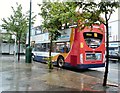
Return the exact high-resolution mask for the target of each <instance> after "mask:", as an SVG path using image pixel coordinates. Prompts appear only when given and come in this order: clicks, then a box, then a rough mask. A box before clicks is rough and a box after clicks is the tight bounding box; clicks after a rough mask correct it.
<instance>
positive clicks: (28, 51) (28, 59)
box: [25, 0, 32, 63]
mask: <svg viewBox="0 0 120 93" xmlns="http://www.w3.org/2000/svg"><path fill="white" fill-rule="evenodd" d="M31 9H32V0H30V14H29V34H28V46H27V48H26V60H25V62H26V63H31V59H32V48H31V46H30V36H31Z"/></svg>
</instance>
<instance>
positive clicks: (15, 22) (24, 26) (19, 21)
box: [1, 3, 35, 43]
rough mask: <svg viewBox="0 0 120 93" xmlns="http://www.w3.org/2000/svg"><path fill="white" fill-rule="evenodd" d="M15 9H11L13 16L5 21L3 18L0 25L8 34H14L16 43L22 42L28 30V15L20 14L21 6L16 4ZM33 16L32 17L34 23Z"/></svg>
mask: <svg viewBox="0 0 120 93" xmlns="http://www.w3.org/2000/svg"><path fill="white" fill-rule="evenodd" d="M16 5H17V8H16V9H15V8H14V7H11V8H12V10H13V15H10V17H8V18H7V19H5V18H3V19H2V21H3V24H2V25H1V26H2V28H3V29H6V30H7V31H8V33H11V34H14V35H16V37H17V41H20V40H21V41H22V42H23V41H24V43H25V40H26V39H25V38H26V33H27V30H28V23H29V14H28V12H27V13H26V14H23V13H22V6H21V4H18V3H16ZM34 19H35V16H34V17H33V23H34Z"/></svg>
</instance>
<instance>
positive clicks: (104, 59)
mask: <svg viewBox="0 0 120 93" xmlns="http://www.w3.org/2000/svg"><path fill="white" fill-rule="evenodd" d="M105 61H106V58H105V54H103V63H105Z"/></svg>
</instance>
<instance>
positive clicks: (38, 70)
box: [0, 56, 120, 93]
mask: <svg viewBox="0 0 120 93" xmlns="http://www.w3.org/2000/svg"><path fill="white" fill-rule="evenodd" d="M0 73H1V74H0V80H1V81H0V92H3V91H47V92H48V93H49V91H55V92H57V91H60V92H65V91H66V92H68V91H69V92H70V91H75V92H77V91H78V92H83V93H89V92H90V93H119V91H120V87H118V84H115V83H113V82H110V81H108V82H107V86H102V82H103V79H100V78H96V77H93V76H89V75H85V74H84V72H80V73H78V72H75V71H73V70H67V69H60V68H58V67H54V69H52V70H49V69H48V67H47V64H43V63H38V62H34V61H32V63H25V59H24V57H23V58H21V61H20V62H17V61H16V60H15V57H14V56H10V57H5V56H1V58H0ZM3 93H4V92H3Z"/></svg>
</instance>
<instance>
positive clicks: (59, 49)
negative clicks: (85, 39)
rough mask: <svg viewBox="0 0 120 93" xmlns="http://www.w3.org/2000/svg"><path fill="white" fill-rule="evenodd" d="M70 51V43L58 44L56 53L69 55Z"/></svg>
mask: <svg viewBox="0 0 120 93" xmlns="http://www.w3.org/2000/svg"><path fill="white" fill-rule="evenodd" d="M69 50H70V44H69V42H67V43H66V42H64V43H56V52H60V53H68V52H69Z"/></svg>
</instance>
